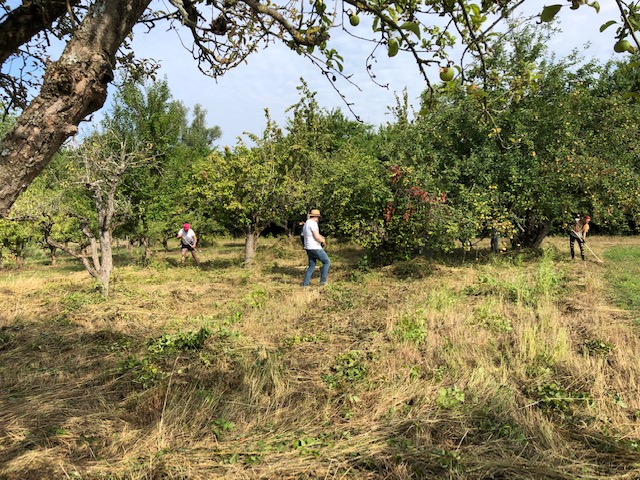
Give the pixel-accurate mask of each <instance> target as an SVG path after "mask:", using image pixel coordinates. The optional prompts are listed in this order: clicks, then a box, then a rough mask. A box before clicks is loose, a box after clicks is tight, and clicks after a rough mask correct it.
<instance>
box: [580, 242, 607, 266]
mask: <svg viewBox="0 0 640 480" xmlns="http://www.w3.org/2000/svg"><path fill="white" fill-rule="evenodd" d="M582 244H583V245H584V246H585V247H587V249H588V250H589V251H590V252H591V253H592V254H593V256H594V257H596V260H598V262H600V263H604V262H603V261H602V260H600V258H598V256H597V255H596V254H595V252H594V251H593V250H591V247H589V245H587V244H586V243H585V242H582Z"/></svg>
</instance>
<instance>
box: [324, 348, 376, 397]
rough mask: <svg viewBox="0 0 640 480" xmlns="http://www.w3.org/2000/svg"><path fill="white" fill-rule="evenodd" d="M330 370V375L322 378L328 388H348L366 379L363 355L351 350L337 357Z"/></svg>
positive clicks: (365, 365)
mask: <svg viewBox="0 0 640 480" xmlns="http://www.w3.org/2000/svg"><path fill="white" fill-rule="evenodd" d="M330 370H331V373H329V374H326V375H323V376H322V379H323V380H324V381H325V383H326V384H327V385H328V386H329V388H340V387H349V386H353V385H355V384H357V383H361V382H363V381H365V380H366V378H367V364H366V362H365V354H364V353H362V352H360V351H357V350H351V351H349V352H347V353H344V354H342V355H338V357H337V358H336V362H335V364H334V365H333V366H332V367H331V368H330Z"/></svg>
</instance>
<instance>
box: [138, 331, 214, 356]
mask: <svg viewBox="0 0 640 480" xmlns="http://www.w3.org/2000/svg"><path fill="white" fill-rule="evenodd" d="M210 336H211V331H210V330H209V329H208V328H207V327H202V328H201V329H200V330H198V331H197V332H178V333H174V334H166V335H162V336H161V337H160V338H156V339H154V340H150V341H149V343H148V345H147V350H148V351H149V353H151V354H152V355H159V356H163V355H169V354H173V353H177V352H183V351H185V350H200V349H202V347H203V346H204V343H205V342H206V340H207V338H209V337H210Z"/></svg>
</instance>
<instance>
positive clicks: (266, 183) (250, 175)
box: [186, 111, 302, 267]
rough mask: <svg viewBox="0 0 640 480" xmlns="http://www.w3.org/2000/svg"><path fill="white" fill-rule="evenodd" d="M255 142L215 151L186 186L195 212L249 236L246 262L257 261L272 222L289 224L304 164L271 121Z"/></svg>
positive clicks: (197, 164)
mask: <svg viewBox="0 0 640 480" xmlns="http://www.w3.org/2000/svg"><path fill="white" fill-rule="evenodd" d="M266 119H267V124H266V127H265V130H264V132H263V134H262V136H258V135H254V134H250V135H249V138H250V139H251V140H252V141H253V142H254V143H255V146H254V147H248V146H247V145H245V144H244V143H240V144H239V145H238V146H236V147H235V148H233V149H231V148H228V147H227V148H225V150H224V151H222V152H219V151H215V150H214V151H213V152H212V153H211V154H210V155H209V157H207V158H206V159H203V160H200V161H198V162H195V163H194V165H193V170H192V172H193V175H192V178H191V181H190V183H189V185H188V188H187V190H186V194H187V195H188V197H189V198H192V199H193V207H194V208H193V210H196V211H200V212H204V214H205V215H206V216H210V217H213V218H215V219H216V220H217V221H218V222H220V223H221V224H222V225H224V226H225V227H227V229H228V230H229V231H232V232H233V231H236V232H242V233H243V235H244V237H245V251H244V265H245V266H246V267H249V266H251V265H252V263H253V259H254V257H255V254H256V249H257V246H258V238H259V237H260V234H261V233H262V232H263V231H264V229H265V228H267V227H268V226H269V225H271V224H272V223H275V224H283V223H284V221H285V219H287V218H289V217H290V215H291V208H292V206H293V200H294V199H295V198H297V196H298V195H299V192H300V190H301V189H302V184H301V182H300V180H299V179H300V178H301V175H300V168H299V165H295V164H294V163H292V162H290V157H289V155H288V154H287V152H286V151H285V149H284V148H283V145H284V144H283V142H282V138H283V133H282V130H281V129H280V128H279V127H278V126H277V125H276V124H275V123H274V122H273V121H272V120H271V119H270V117H269V112H268V111H266Z"/></svg>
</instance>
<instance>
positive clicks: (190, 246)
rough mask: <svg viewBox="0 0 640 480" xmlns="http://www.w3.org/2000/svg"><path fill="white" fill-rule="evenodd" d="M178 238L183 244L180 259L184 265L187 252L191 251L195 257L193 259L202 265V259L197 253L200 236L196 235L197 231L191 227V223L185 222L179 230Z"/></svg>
mask: <svg viewBox="0 0 640 480" xmlns="http://www.w3.org/2000/svg"><path fill="white" fill-rule="evenodd" d="M178 238H179V239H180V245H181V246H182V259H181V260H180V263H181V264H182V265H184V261H185V259H186V256H187V252H191V256H192V257H193V261H194V262H196V266H198V265H200V261H199V260H198V256H197V255H196V244H197V243H198V237H196V232H194V231H193V230H192V229H191V225H189V224H188V223H185V224H184V225H183V226H182V228H181V229H180V231H179V232H178Z"/></svg>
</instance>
